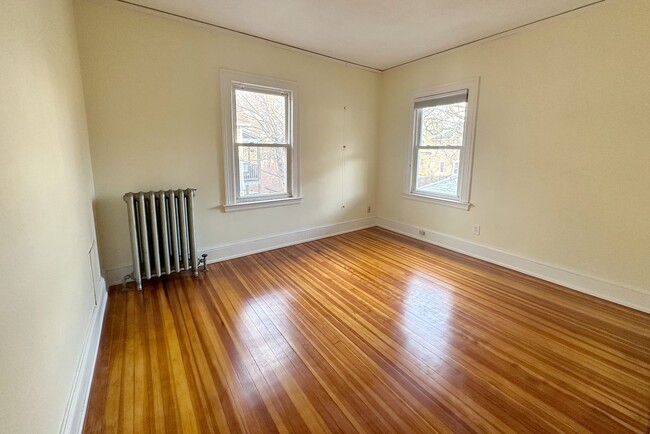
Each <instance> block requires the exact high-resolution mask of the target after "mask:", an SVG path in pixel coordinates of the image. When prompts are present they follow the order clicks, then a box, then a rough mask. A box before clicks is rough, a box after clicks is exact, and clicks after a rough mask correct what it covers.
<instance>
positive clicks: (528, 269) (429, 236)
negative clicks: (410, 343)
mask: <svg viewBox="0 0 650 434" xmlns="http://www.w3.org/2000/svg"><path fill="white" fill-rule="evenodd" d="M376 222H377V226H379V227H381V228H384V229H388V230H391V231H393V232H397V233H400V234H402V235H406V236H408V237H411V238H415V239H418V240H421V241H424V242H427V243H429V244H434V245H436V246H439V247H443V248H445V249H449V250H453V251H454V252H458V253H462V254H464V255H467V256H471V257H473V258H477V259H481V260H484V261H487V262H490V263H493V264H496V265H500V266H502V267H505V268H509V269H511V270H515V271H519V272H521V273H524V274H528V275H530V276H533V277H538V278H540V279H543V280H546V281H549V282H552V283H556V284H558V285H562V286H565V287H567V288H570V289H573V290H576V291H580V292H583V293H585V294H589V295H593V296H595V297H598V298H602V299H604V300H608V301H611V302H614V303H617V304H620V305H623V306H627V307H630V308H632V309H636V310H640V311H642V312H646V313H650V294H647V293H645V292H643V291H642V290H640V289H635V288H629V287H626V286H624V285H620V284H616V283H612V282H607V281H604V280H601V279H599V278H596V277H592V276H587V275H584V274H581V273H578V272H575V271H570V270H567V269H564V268H560V267H558V266H555V265H550V264H545V263H542V262H539V261H536V260H533V259H529V258H525V257H523V256H520V255H517V254H515V253H511V252H506V251H503V250H499V249H495V248H493V247H488V246H485V245H482V244H476V243H472V242H470V241H467V240H464V239H461V238H457V237H454V236H451V235H446V234H443V233H440V232H436V231H432V230H430V229H427V228H420V227H415V226H411V225H409V224H406V223H402V222H398V221H395V220H390V219H386V218H381V217H378V218H377V219H376ZM420 229H424V230H425V232H426V235H425V236H421V235H419V230H420Z"/></svg>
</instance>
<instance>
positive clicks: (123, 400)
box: [85, 228, 650, 433]
mask: <svg viewBox="0 0 650 434" xmlns="http://www.w3.org/2000/svg"><path fill="white" fill-rule="evenodd" d="M649 412H650V315H647V314H643V313H640V312H637V311H634V310H631V309H627V308H624V307H621V306H618V305H615V304H612V303H608V302H605V301H602V300H599V299H596V298H593V297H589V296H586V295H583V294H580V293H577V292H575V291H571V290H568V289H565V288H562V287H559V286H557V285H553V284H550V283H547V282H544V281H541V280H538V279H535V278H532V277H528V276H525V275H522V274H519V273H516V272H513V271H509V270H506V269H504V268H500V267H497V266H494V265H490V264H487V263H484V262H481V261H478V260H474V259H471V258H468V257H465V256H462V255H459V254H455V253H452V252H449V251H447V250H444V249H440V248H436V247H433V246H429V245H425V244H422V243H419V242H417V241H415V240H411V239H408V238H406V237H402V236H400V235H397V234H394V233H391V232H388V231H385V230H382V229H378V228H372V229H367V230H363V231H359V232H353V233H349V234H345V235H341V236H337V237H332V238H327V239H323V240H319V241H313V242H309V243H306V244H301V245H297V246H292V247H287V248H283V249H279V250H274V251H270V252H266V253H260V254H257V255H253V256H248V257H245V258H241V259H235V260H231V261H226V262H222V263H218V264H212V265H211V266H210V271H209V272H208V273H205V274H202V276H201V277H199V278H192V277H190V276H178V277H172V278H168V279H164V280H162V281H154V282H153V283H151V284H149V285H146V286H145V288H144V291H142V292H140V293H138V292H135V291H128V292H121V291H119V290H112V291H111V293H110V295H109V305H108V310H107V316H106V320H105V324H104V331H103V335H102V341H101V348H100V354H99V358H98V362H97V368H96V371H95V377H94V383H93V387H92V392H91V397H90V404H89V408H88V413H87V416H86V424H85V432H89V433H95V432H111V433H113V432H115V433H118V432H119V433H130V432H134V433H147V432H152V433H154V432H155V433H163V432H166V433H180V432H188V433H192V432H204V433H211V432H237V433H238V432H254V433H272V432H296V433H305V432H382V433H384V432H404V433H434V432H454V433H458V432H497V431H503V432H534V433H542V432H596V433H606V432H616V433H618V432H638V433H647V432H648V428H649Z"/></svg>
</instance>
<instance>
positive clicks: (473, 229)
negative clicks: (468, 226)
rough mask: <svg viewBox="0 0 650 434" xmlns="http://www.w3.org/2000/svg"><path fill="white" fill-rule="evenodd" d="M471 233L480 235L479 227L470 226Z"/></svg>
mask: <svg viewBox="0 0 650 434" xmlns="http://www.w3.org/2000/svg"><path fill="white" fill-rule="evenodd" d="M472 232H473V233H474V235H481V225H474V226H472Z"/></svg>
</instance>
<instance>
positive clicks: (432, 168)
mask: <svg viewBox="0 0 650 434" xmlns="http://www.w3.org/2000/svg"><path fill="white" fill-rule="evenodd" d="M459 161H460V149H418V161H417V170H418V171H417V175H416V180H415V181H416V182H415V186H416V187H415V189H416V190H417V191H420V192H422V193H427V194H435V195H444V196H456V195H457V194H458V171H457V170H454V167H458V164H459Z"/></svg>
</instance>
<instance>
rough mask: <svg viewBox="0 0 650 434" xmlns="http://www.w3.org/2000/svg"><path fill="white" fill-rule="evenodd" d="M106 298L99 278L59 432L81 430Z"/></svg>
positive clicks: (76, 433)
mask: <svg viewBox="0 0 650 434" xmlns="http://www.w3.org/2000/svg"><path fill="white" fill-rule="evenodd" d="M107 299H108V291H107V290H106V281H105V280H104V279H101V283H100V288H99V300H98V302H97V305H96V306H95V308H94V309H93V313H92V316H91V319H90V326H89V327H88V333H87V334H86V341H85V343H84V347H83V350H82V353H81V358H80V360H79V365H78V366H77V372H76V374H75V379H74V383H73V385H72V392H71V393H70V399H69V400H68V405H67V407H66V409H65V414H64V416H63V422H62V423H61V429H60V430H59V432H60V433H61V434H73V433H74V434H79V433H81V431H82V430H83V424H84V418H85V416H86V408H87V406H88V398H89V397H90V386H91V385H92V381H93V374H94V372H95V362H96V361H97V352H98V351H99V339H100V338H101V335H102V325H103V324H104V312H105V311H106V302H107Z"/></svg>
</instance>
